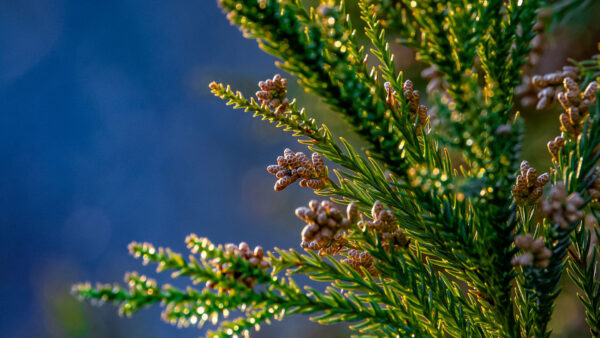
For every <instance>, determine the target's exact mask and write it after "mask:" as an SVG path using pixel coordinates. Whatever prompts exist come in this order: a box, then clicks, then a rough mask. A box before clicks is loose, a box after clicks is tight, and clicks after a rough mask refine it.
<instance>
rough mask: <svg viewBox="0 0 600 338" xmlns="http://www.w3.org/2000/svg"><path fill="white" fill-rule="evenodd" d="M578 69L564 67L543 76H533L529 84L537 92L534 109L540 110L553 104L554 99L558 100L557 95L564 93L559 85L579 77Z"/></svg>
mask: <svg viewBox="0 0 600 338" xmlns="http://www.w3.org/2000/svg"><path fill="white" fill-rule="evenodd" d="M579 73H580V71H579V68H577V67H573V66H564V67H563V68H562V70H560V71H556V72H554V73H548V74H545V75H534V76H533V77H532V78H531V83H532V84H533V85H534V86H535V87H536V88H537V89H538V90H539V91H538V93H537V98H538V103H537V106H536V109H538V110H542V109H545V108H546V107H548V106H549V105H551V104H552V102H554V98H555V97H556V99H559V97H558V95H559V94H560V93H563V92H564V89H563V87H561V84H562V83H563V82H564V80H565V79H567V78H570V79H576V78H577V76H579Z"/></svg>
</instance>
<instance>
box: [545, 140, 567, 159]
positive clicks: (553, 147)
mask: <svg viewBox="0 0 600 338" xmlns="http://www.w3.org/2000/svg"><path fill="white" fill-rule="evenodd" d="M565 143H566V140H565V138H564V137H562V136H556V137H555V138H554V140H551V141H549V142H548V144H547V145H548V151H549V152H550V155H552V160H553V161H556V160H557V159H558V154H559V152H560V151H561V150H562V148H564V146H565Z"/></svg>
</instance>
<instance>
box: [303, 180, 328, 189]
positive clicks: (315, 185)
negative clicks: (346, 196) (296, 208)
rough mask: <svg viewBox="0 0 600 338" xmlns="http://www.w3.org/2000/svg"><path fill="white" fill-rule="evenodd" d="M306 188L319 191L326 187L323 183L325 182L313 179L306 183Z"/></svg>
mask: <svg viewBox="0 0 600 338" xmlns="http://www.w3.org/2000/svg"><path fill="white" fill-rule="evenodd" d="M306 186H307V187H308V188H311V189H314V190H319V189H322V188H323V187H324V186H325V183H323V181H322V180H320V179H318V178H312V179H310V180H307V181H306Z"/></svg>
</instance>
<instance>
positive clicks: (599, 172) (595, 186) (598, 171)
mask: <svg viewBox="0 0 600 338" xmlns="http://www.w3.org/2000/svg"><path fill="white" fill-rule="evenodd" d="M594 176H595V177H596V178H595V179H594V182H592V185H591V186H590V187H589V188H588V193H589V194H590V196H591V197H592V198H593V199H594V200H595V201H598V200H600V167H596V168H595V169H594Z"/></svg>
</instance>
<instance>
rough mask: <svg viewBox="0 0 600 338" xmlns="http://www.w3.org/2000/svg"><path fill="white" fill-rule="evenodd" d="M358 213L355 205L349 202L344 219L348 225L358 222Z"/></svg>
mask: <svg viewBox="0 0 600 338" xmlns="http://www.w3.org/2000/svg"><path fill="white" fill-rule="evenodd" d="M358 216H359V211H358V206H357V205H356V203H354V202H351V203H350V204H348V207H347V208H346V218H347V219H348V221H349V222H350V224H355V223H356V222H357V221H358Z"/></svg>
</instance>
